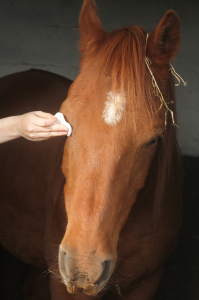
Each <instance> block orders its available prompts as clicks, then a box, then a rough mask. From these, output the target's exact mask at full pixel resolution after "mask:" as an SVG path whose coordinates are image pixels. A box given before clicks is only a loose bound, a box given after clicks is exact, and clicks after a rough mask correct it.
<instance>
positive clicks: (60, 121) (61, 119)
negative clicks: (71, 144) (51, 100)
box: [55, 112, 72, 136]
mask: <svg viewBox="0 0 199 300" xmlns="http://www.w3.org/2000/svg"><path fill="white" fill-rule="evenodd" d="M55 117H56V118H57V121H56V122H55V124H63V125H66V127H67V128H68V134H67V136H70V135H71V133H72V127H71V125H70V124H69V123H68V122H66V121H65V119H64V116H63V114H62V113H60V112H58V113H56V114H55Z"/></svg>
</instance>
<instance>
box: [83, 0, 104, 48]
mask: <svg viewBox="0 0 199 300" xmlns="http://www.w3.org/2000/svg"><path fill="white" fill-rule="evenodd" d="M79 27H80V34H81V40H80V51H81V52H84V51H85V50H86V48H87V47H88V45H89V44H91V43H92V42H94V41H97V40H101V39H102V37H104V35H105V30H104V29H103V27H102V23H101V21H100V19H99V16H98V14H97V6H96V3H95V1H94V0H84V3H83V7H82V10H81V13H80V17H79Z"/></svg>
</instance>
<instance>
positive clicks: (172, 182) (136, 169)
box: [0, 0, 182, 300]
mask: <svg viewBox="0 0 199 300" xmlns="http://www.w3.org/2000/svg"><path fill="white" fill-rule="evenodd" d="M79 27H80V44H79V49H80V52H81V61H80V72H79V75H78V77H77V78H76V80H75V81H74V82H73V83H72V82H71V81H69V80H67V79H64V78H63V77H61V76H58V75H54V74H51V73H48V72H44V71H38V70H31V71H26V72H22V73H18V74H14V75H9V76H7V77H4V78H2V79H0V99H1V109H0V113H1V117H6V116H8V115H9V116H10V115H16V114H22V113H25V112H27V111H30V110H43V111H49V112H51V113H55V112H56V111H57V110H59V107H60V106H61V107H60V112H62V113H63V115H64V116H65V119H66V121H68V122H69V123H70V124H71V125H72V127H73V133H72V135H71V137H69V138H65V137H59V138H56V139H51V140H47V141H43V142H39V143H32V142H30V141H27V140H24V139H18V140H14V141H10V142H8V143H5V144H2V145H1V146H0V157H1V174H2V176H1V189H0V191H1V192H0V193H1V204H0V205H1V208H0V242H1V244H2V245H3V246H4V247H5V248H6V249H7V250H8V251H9V252H11V253H13V254H14V255H15V256H17V257H19V258H20V259H22V260H23V261H25V262H27V263H29V264H32V265H34V266H35V267H38V268H42V269H48V270H49V272H50V293H51V299H52V300H55V299H56V300H66V299H67V300H74V299H75V300H87V299H88V300H89V299H103V300H105V299H109V300H113V299H120V298H122V299H124V300H138V299H139V300H148V299H152V298H153V296H154V294H155V292H156V290H157V288H158V285H159V282H160V280H161V276H162V270H163V266H164V263H165V261H166V260H167V259H168V257H169V256H170V254H171V253H172V251H173V249H174V247H175V245H176V241H177V237H178V233H179V229H180V226H181V214H182V186H181V182H182V179H181V177H182V176H181V163H180V151H179V148H178V144H177V140H176V126H173V125H175V120H174V117H175V114H176V110H175V91H174V82H173V78H172V74H171V72H170V61H172V60H173V59H174V58H175V57H176V55H177V53H178V49H179V44H180V22H179V18H178V16H177V15H176V13H175V12H174V11H171V10H170V11H167V12H166V14H165V16H164V17H163V19H162V20H161V21H160V23H159V24H158V26H157V27H156V28H155V30H154V31H153V32H152V33H151V34H150V35H149V36H148V35H147V33H146V32H145V31H144V29H143V28H141V27H137V26H128V27H124V28H120V29H117V30H115V31H113V32H111V33H108V32H106V31H105V30H104V28H103V27H102V24H101V21H100V19H99V16H98V13H97V7H96V4H95V2H94V0H84V3H83V7H82V10H81V13H80V18H79ZM69 86H70V87H69ZM68 89H69V90H68ZM67 93H68V94H67ZM31 299H32V298H31ZM37 299H39V298H37Z"/></svg>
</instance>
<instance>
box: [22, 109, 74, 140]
mask: <svg viewBox="0 0 199 300" xmlns="http://www.w3.org/2000/svg"><path fill="white" fill-rule="evenodd" d="M56 120H57V119H56V117H54V116H53V115H51V114H50V113H45V112H42V111H34V112H30V113H26V114H24V115H21V116H18V126H17V130H18V132H19V135H20V136H23V137H24V138H26V139H28V140H31V141H42V140H46V139H49V138H51V137H55V136H62V135H67V134H68V128H67V127H66V126H65V125H63V124H55V122H56Z"/></svg>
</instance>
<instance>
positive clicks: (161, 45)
mask: <svg viewBox="0 0 199 300" xmlns="http://www.w3.org/2000/svg"><path fill="white" fill-rule="evenodd" d="M179 46H180V20H179V17H178V15H177V14H176V13H175V12H174V11H172V10H169V11H167V12H166V14H165V16H164V17H163V19H162V20H161V21H160V23H159V24H158V26H157V27H156V29H155V30H154V31H153V32H152V34H151V35H150V36H149V38H148V42H147V51H146V52H147V55H148V56H149V58H150V59H151V60H152V61H153V62H155V63H157V64H161V63H168V62H169V61H171V60H172V59H174V58H175V56H176V55H177V53H178V50H179Z"/></svg>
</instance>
